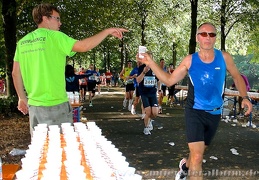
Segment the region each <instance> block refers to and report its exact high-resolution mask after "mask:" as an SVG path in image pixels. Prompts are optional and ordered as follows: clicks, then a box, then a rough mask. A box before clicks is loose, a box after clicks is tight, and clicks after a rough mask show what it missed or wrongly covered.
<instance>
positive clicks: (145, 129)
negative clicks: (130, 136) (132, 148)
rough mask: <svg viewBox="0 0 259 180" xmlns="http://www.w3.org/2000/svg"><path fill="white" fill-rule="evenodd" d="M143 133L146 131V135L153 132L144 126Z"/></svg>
mask: <svg viewBox="0 0 259 180" xmlns="http://www.w3.org/2000/svg"><path fill="white" fill-rule="evenodd" d="M143 133H144V134H145V135H150V134H151V132H150V130H149V129H148V128H147V127H146V128H144V131H143Z"/></svg>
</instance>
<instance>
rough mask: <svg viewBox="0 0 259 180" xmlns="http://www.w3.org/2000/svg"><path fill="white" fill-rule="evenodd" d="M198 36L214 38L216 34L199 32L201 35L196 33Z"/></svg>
mask: <svg viewBox="0 0 259 180" xmlns="http://www.w3.org/2000/svg"><path fill="white" fill-rule="evenodd" d="M198 34H199V35H201V36H202V37H208V35H209V36H210V37H216V35H217V34H216V33H208V32H201V33H198Z"/></svg>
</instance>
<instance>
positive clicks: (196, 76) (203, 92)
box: [186, 49, 226, 114]
mask: <svg viewBox="0 0 259 180" xmlns="http://www.w3.org/2000/svg"><path fill="white" fill-rule="evenodd" d="M214 53H215V58H214V60H213V61H212V62H211V63H204V62H202V61H201V59H200V58H199V55H198V52H196V53H194V54H192V63H191V66H190V69H189V72H188V73H189V83H188V85H189V87H188V88H189V89H188V96H187V103H186V107H187V108H193V109H198V110H205V111H208V112H209V113H211V114H221V111H222V104H223V94H224V88H225V76H226V64H225V60H224V58H223V55H222V52H221V51H220V50H217V49H214Z"/></svg>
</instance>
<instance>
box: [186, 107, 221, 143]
mask: <svg viewBox="0 0 259 180" xmlns="http://www.w3.org/2000/svg"><path fill="white" fill-rule="evenodd" d="M220 118H221V115H220V114H217V115H212V114H210V113H208V112H205V111H203V110H196V109H190V108H185V125H186V135H187V141H188V143H191V142H199V141H204V143H205V145H207V146H208V145H209V144H210V143H211V141H212V139H213V137H214V135H215V134H216V131H217V128H218V125H219V122H220Z"/></svg>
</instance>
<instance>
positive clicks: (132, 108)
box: [130, 104, 136, 115]
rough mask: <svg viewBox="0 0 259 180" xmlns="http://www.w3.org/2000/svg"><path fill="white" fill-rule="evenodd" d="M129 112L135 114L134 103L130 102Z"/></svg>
mask: <svg viewBox="0 0 259 180" xmlns="http://www.w3.org/2000/svg"><path fill="white" fill-rule="evenodd" d="M130 112H131V114H133V115H135V114H136V111H135V108H134V105H133V104H132V105H131V111H130Z"/></svg>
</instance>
